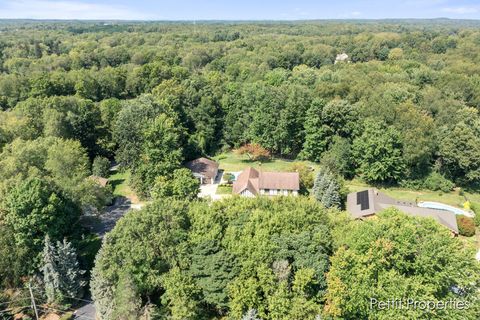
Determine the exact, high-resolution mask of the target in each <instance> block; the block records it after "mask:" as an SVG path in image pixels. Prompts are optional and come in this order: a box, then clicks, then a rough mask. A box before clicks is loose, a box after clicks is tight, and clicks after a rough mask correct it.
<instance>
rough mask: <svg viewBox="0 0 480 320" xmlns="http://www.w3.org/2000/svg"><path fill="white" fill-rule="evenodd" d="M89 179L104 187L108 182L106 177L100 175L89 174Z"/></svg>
mask: <svg viewBox="0 0 480 320" xmlns="http://www.w3.org/2000/svg"><path fill="white" fill-rule="evenodd" d="M88 178H89V179H90V180H92V181H94V182H96V183H98V184H99V185H101V186H102V187H106V186H107V184H108V179H107V178H102V177H99V176H93V175H92V176H89V177H88Z"/></svg>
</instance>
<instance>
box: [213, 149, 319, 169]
mask: <svg viewBox="0 0 480 320" xmlns="http://www.w3.org/2000/svg"><path fill="white" fill-rule="evenodd" d="M214 159H215V160H216V161H218V162H219V163H220V169H223V170H225V172H235V171H242V170H243V169H245V168H247V167H253V168H255V169H260V168H261V169H262V170H265V171H288V170H289V169H290V167H291V165H292V163H294V162H301V163H305V164H306V165H309V166H312V167H314V168H317V167H318V164H315V163H313V162H309V161H294V160H286V159H279V158H273V159H271V160H269V161H264V162H260V161H251V160H249V159H248V157H247V156H246V155H237V154H235V153H233V152H228V153H222V154H220V155H218V156H216V157H214Z"/></svg>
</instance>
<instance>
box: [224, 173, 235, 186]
mask: <svg viewBox="0 0 480 320" xmlns="http://www.w3.org/2000/svg"><path fill="white" fill-rule="evenodd" d="M223 179H224V180H225V181H227V183H228V184H232V183H233V181H235V176H234V175H233V174H231V173H230V172H227V173H225V174H224V175H223Z"/></svg>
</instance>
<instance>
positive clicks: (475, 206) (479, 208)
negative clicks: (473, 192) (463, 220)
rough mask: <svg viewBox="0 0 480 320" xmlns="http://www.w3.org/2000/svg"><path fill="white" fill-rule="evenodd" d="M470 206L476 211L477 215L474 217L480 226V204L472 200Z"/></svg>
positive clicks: (476, 223)
mask: <svg viewBox="0 0 480 320" xmlns="http://www.w3.org/2000/svg"><path fill="white" fill-rule="evenodd" d="M470 208H471V209H472V211H473V212H474V213H475V217H474V218H473V221H474V222H475V225H476V226H477V227H480V204H478V203H477V202H470Z"/></svg>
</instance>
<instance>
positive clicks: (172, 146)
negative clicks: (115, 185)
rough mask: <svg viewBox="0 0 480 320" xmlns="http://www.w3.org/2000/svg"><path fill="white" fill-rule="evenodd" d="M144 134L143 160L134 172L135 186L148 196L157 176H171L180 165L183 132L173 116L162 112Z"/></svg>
mask: <svg viewBox="0 0 480 320" xmlns="http://www.w3.org/2000/svg"><path fill="white" fill-rule="evenodd" d="M144 134H145V140H144V144H143V147H142V153H141V160H140V161H139V163H138V167H136V168H134V170H133V172H132V173H133V182H134V186H135V187H136V188H137V190H138V191H139V192H140V193H141V194H142V195H144V196H148V195H150V192H151V188H152V186H153V185H154V183H155V179H156V178H157V177H159V176H167V177H170V176H171V175H172V173H173V171H174V170H175V169H177V168H179V167H180V164H181V162H182V159H183V150H182V146H181V144H180V139H181V134H182V132H181V131H180V130H179V129H178V127H177V126H176V125H175V122H174V121H173V120H172V119H171V118H169V117H168V116H167V115H165V114H161V115H159V116H158V117H157V118H155V119H154V120H153V121H151V123H150V124H149V126H148V128H147V129H146V130H145V133H144Z"/></svg>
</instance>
